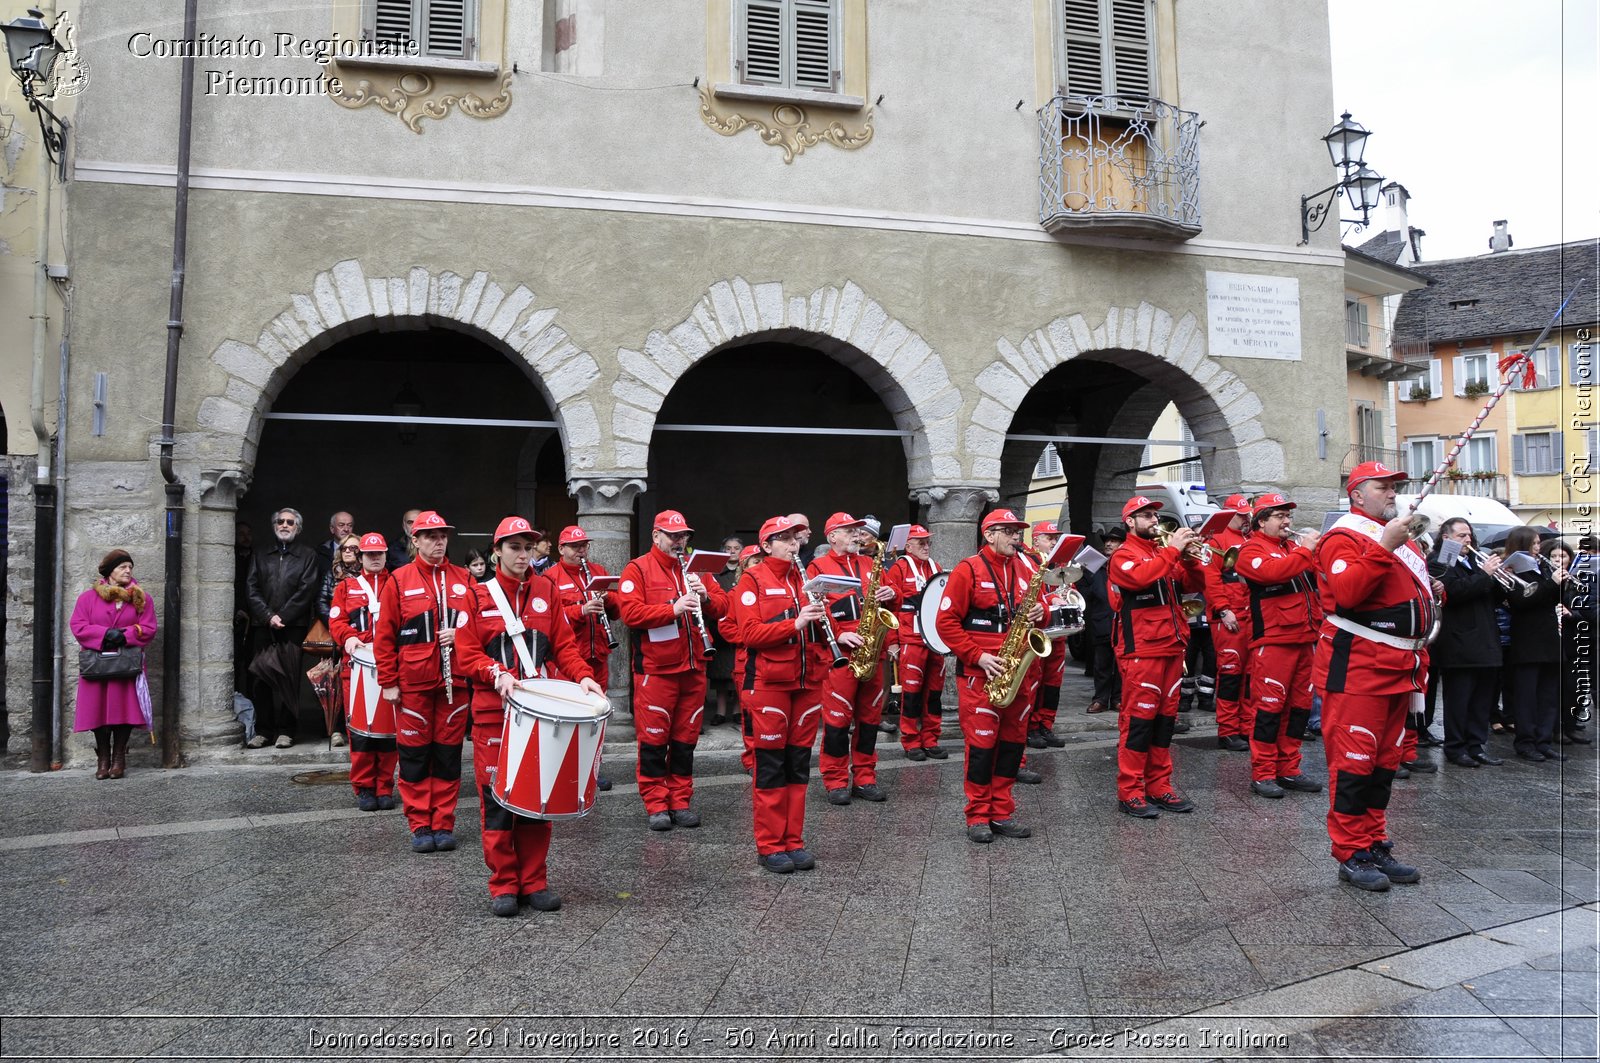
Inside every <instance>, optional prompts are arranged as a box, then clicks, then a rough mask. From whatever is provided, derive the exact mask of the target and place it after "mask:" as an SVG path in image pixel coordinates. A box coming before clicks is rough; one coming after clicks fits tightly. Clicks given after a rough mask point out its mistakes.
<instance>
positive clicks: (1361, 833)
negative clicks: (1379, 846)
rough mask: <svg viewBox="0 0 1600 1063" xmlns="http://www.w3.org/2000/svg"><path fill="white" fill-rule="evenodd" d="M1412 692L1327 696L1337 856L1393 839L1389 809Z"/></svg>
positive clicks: (1325, 734)
mask: <svg viewBox="0 0 1600 1063" xmlns="http://www.w3.org/2000/svg"><path fill="white" fill-rule="evenodd" d="M1411 698H1412V695H1411V694H1409V693H1400V694H1349V693H1345V694H1336V693H1333V692H1332V691H1329V692H1327V693H1324V694H1323V695H1322V748H1323V752H1324V753H1325V754H1326V756H1327V758H1328V838H1329V839H1330V840H1331V841H1332V843H1333V855H1334V858H1335V859H1337V860H1341V861H1342V860H1348V859H1349V858H1350V854H1351V853H1354V852H1356V851H1357V850H1360V849H1370V848H1372V846H1373V844H1374V843H1375V842H1381V841H1386V840H1388V834H1387V830H1388V824H1387V822H1386V820H1385V811H1384V810H1385V809H1387V808H1388V807H1389V791H1390V788H1391V787H1392V786H1393V785H1394V772H1395V769H1396V768H1398V767H1399V766H1400V746H1401V739H1400V736H1401V733H1402V732H1403V731H1404V730H1405V725H1406V713H1407V712H1409V711H1410V710H1411Z"/></svg>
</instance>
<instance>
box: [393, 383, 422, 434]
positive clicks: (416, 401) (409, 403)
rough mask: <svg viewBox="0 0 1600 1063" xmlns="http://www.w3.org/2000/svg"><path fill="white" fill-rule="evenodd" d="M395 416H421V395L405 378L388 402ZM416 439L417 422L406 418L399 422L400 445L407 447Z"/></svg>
mask: <svg viewBox="0 0 1600 1063" xmlns="http://www.w3.org/2000/svg"><path fill="white" fill-rule="evenodd" d="M389 408H390V409H391V410H393V411H394V415H395V416H396V417H407V418H410V417H421V416H422V408H423V407H422V396H421V395H418V394H417V393H416V391H415V389H413V388H412V386H411V381H410V380H407V381H406V382H405V386H404V387H402V388H401V389H400V391H399V392H398V393H397V394H396V395H395V397H394V401H393V402H392V403H390V404H389ZM416 441H417V422H415V421H411V420H406V421H401V422H400V445H401V446H404V447H409V446H410V445H411V444H413V443H415V442H416Z"/></svg>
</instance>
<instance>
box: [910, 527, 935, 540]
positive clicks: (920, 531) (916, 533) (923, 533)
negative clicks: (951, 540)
mask: <svg viewBox="0 0 1600 1063" xmlns="http://www.w3.org/2000/svg"><path fill="white" fill-rule="evenodd" d="M931 538H933V536H932V535H929V534H928V529H927V528H924V527H923V526H922V525H920V524H913V525H912V526H911V530H910V531H908V532H906V539H907V540H910V539H931Z"/></svg>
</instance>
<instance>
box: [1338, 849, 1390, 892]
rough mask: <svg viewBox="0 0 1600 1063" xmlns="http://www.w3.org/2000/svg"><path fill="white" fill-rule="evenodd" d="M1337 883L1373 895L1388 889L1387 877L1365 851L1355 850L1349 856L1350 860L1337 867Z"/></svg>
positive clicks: (1369, 853) (1370, 854)
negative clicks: (1372, 893)
mask: <svg viewBox="0 0 1600 1063" xmlns="http://www.w3.org/2000/svg"><path fill="white" fill-rule="evenodd" d="M1339 881H1340V882H1348V883H1350V885H1352V886H1354V887H1355V888H1356V889H1361V890H1371V891H1373V892H1374V893H1381V892H1383V891H1384V890H1386V889H1388V888H1389V876H1388V875H1385V874H1384V873H1383V871H1382V870H1381V869H1380V868H1379V867H1378V864H1377V861H1375V860H1374V859H1373V858H1372V853H1371V852H1369V851H1368V850H1366V849H1358V850H1356V851H1355V852H1353V853H1351V854H1350V859H1348V860H1346V861H1345V862H1344V863H1342V864H1340V865H1339Z"/></svg>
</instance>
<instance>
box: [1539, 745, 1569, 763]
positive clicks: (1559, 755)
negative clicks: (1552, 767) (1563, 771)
mask: <svg viewBox="0 0 1600 1063" xmlns="http://www.w3.org/2000/svg"><path fill="white" fill-rule="evenodd" d="M1534 748H1535V749H1537V750H1538V751H1539V752H1541V753H1543V754H1544V759H1545V760H1566V759H1567V755H1566V754H1565V753H1563V752H1561V750H1559V749H1557V748H1556V747H1555V746H1535V747H1534Z"/></svg>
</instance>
